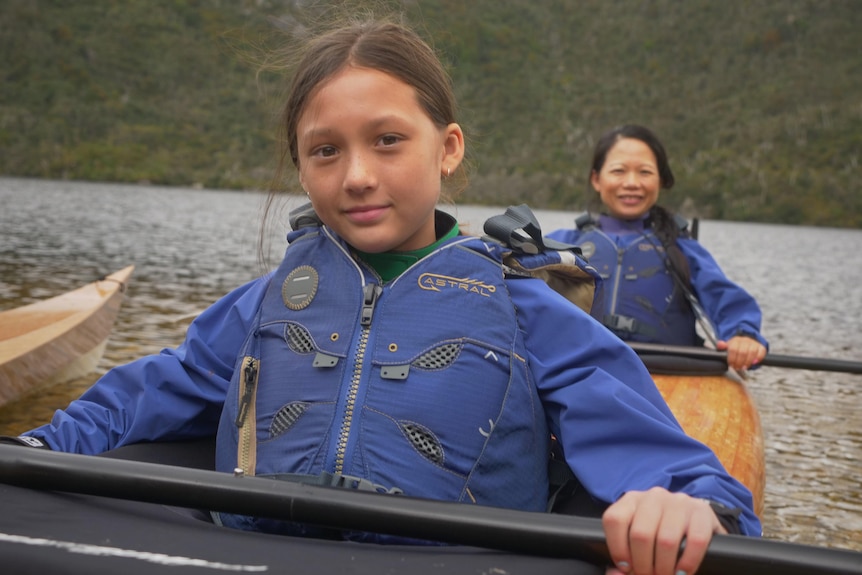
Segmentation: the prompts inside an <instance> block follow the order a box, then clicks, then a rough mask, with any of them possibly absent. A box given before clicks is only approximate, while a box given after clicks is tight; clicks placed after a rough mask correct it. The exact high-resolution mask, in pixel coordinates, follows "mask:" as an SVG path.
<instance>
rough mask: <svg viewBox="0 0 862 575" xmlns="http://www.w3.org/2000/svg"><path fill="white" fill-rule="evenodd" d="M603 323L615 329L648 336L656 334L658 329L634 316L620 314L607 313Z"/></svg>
mask: <svg viewBox="0 0 862 575" xmlns="http://www.w3.org/2000/svg"><path fill="white" fill-rule="evenodd" d="M602 323H603V324H605V326H606V327H609V328H610V329H612V330H615V331H623V332H626V333H638V334H641V335H646V336H650V337H652V336H655V335H657V334H658V331H657V330H656V329H655V328H654V327H653V326H651V325H647V324H645V323H643V322H641V321H638V320H636V319H635V318H633V317H629V316H627V315H619V314H606V315H605V316H603V317H602Z"/></svg>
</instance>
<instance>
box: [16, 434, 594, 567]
mask: <svg viewBox="0 0 862 575" xmlns="http://www.w3.org/2000/svg"><path fill="white" fill-rule="evenodd" d="M208 445H211V443H210V444H207V442H202V443H200V444H198V445H195V444H191V446H192V447H193V448H192V449H190V445H189V444H176V445H171V446H169V447H166V445H165V444H161V445H152V446H147V445H141V446H132V447H131V448H126V449H121V450H118V451H117V452H115V453H109V454H107V455H108V456H109V457H114V458H119V459H135V460H138V461H153V460H157V461H159V462H161V463H166V464H181V465H182V466H188V467H198V468H210V469H211V458H212V451H211V450H210V449H209V447H208ZM21 449H25V448H21ZM0 509H2V513H0V565H3V571H4V572H7V573H16V574H19V573H40V574H43V573H51V574H55V573H56V574H70V575H78V574H80V575H99V574H106V575H107V574H110V575H117V574H121V575H150V574H153V573H157V574H160V575H161V574H167V573H190V574H196V573H267V574H268V573H278V574H282V573H284V574H290V575H305V574H308V575H312V574H314V575H317V574H320V573H339V574H357V575H361V574H369V575H370V574H375V575H383V574H392V575H397V574H405V575H406V574H409V575H452V574H458V575H486V574H487V575H495V574H497V575H517V574H524V575H535V574H539V573H541V574H548V575H554V574H557V573H559V574H560V575H562V574H566V575H581V574H582V575H593V574H600V573H603V572H604V569H603V568H600V567H597V566H595V565H592V564H590V563H586V562H582V561H578V560H574V559H560V558H551V557H539V556H531V555H520V554H516V553H507V552H501V551H493V550H486V549H479V548H475V547H462V546H442V547H436V546H412V545H375V544H366V543H354V542H348V541H329V540H321V539H308V538H294V537H286V536H279V535H269V534H264V533H252V532H245V531H238V530H233V529H227V528H223V527H219V526H217V525H215V524H213V523H212V522H211V521H209V520H207V516H206V515H205V514H203V513H201V512H199V511H195V510H190V509H184V508H176V507H169V506H165V505H159V504H154V503H142V502H134V501H127V500H123V499H113V498H106V497H96V496H91V495H80V494H71V493H61V492H57V491H41V490H33V489H25V488H21V487H14V486H11V485H4V484H0Z"/></svg>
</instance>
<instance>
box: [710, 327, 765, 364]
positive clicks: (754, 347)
mask: <svg viewBox="0 0 862 575" xmlns="http://www.w3.org/2000/svg"><path fill="white" fill-rule="evenodd" d="M715 347H716V349H718V350H727V366H728V367H730V368H731V369H735V370H737V371H739V370H742V369H748V368H749V367H751V366H752V365H755V364H757V363H760V362H761V361H763V358H764V357H766V348H765V347H764V346H763V344H761V343H760V342H759V341H757V340H756V339H754V338H751V337H748V336H747V335H735V336H733V337H732V338H730V339H729V340H727V341H719V342H716V344H715Z"/></svg>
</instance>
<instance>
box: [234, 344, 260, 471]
mask: <svg viewBox="0 0 862 575" xmlns="http://www.w3.org/2000/svg"><path fill="white" fill-rule="evenodd" d="M259 369H260V363H259V362H258V361H257V360H256V359H255V358H254V357H251V356H246V357H245V358H244V359H243V366H242V373H240V381H239V393H240V403H239V409H238V410H237V416H236V421H235V422H234V423H235V424H236V426H237V427H238V428H239V439H238V445H237V468H238V469H240V470H242V472H243V473H244V474H245V475H254V470H255V466H256V464H257V445H256V441H255V439H256V436H255V427H256V421H257V413H256V411H257V410H256V409H255V403H256V399H257V374H258V371H259Z"/></svg>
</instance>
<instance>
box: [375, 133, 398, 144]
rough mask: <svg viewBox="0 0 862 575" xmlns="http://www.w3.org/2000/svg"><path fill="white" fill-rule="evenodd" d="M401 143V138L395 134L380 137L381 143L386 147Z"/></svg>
mask: <svg viewBox="0 0 862 575" xmlns="http://www.w3.org/2000/svg"><path fill="white" fill-rule="evenodd" d="M400 141H401V138H399V137H398V136H396V135H394V134H386V135H385V136H381V137H380V143H381V144H382V145H384V146H394V145H395V144H397V143H398V142H400Z"/></svg>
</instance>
